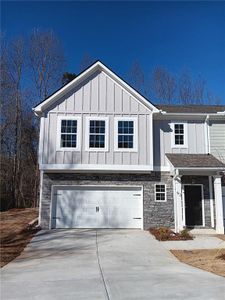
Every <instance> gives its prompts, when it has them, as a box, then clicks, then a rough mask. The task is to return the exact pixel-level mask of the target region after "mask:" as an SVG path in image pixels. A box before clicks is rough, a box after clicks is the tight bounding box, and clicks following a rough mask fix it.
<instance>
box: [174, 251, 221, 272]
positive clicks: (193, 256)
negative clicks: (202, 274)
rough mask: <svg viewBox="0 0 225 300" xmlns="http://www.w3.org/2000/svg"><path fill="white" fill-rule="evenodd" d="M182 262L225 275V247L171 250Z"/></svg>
mask: <svg viewBox="0 0 225 300" xmlns="http://www.w3.org/2000/svg"><path fill="white" fill-rule="evenodd" d="M171 252H172V253H173V255H175V256H176V257H177V258H178V259H179V260H180V261H181V262H184V263H186V264H188V265H191V266H193V267H196V268H200V269H203V270H205V271H208V272H212V273H214V274H217V275H220V276H224V277H225V249H210V250H208V249H207V250H206V249H204V250H171Z"/></svg>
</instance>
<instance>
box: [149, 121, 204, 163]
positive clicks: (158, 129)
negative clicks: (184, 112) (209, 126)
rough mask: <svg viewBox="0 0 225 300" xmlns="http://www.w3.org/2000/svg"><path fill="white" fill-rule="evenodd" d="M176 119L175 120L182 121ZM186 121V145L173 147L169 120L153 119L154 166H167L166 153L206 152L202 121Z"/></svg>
mask: <svg viewBox="0 0 225 300" xmlns="http://www.w3.org/2000/svg"><path fill="white" fill-rule="evenodd" d="M183 121H185V120H180V121H179V120H178V121H175V122H178V123H179V122H183ZM186 122H187V147H186V148H179V147H177V148H173V147H172V145H171V135H172V134H173V132H172V128H171V120H154V125H153V146H154V154H153V155H154V166H167V165H168V161H167V159H166V156H165V154H166V153H184V154H204V153H206V146H205V145H206V141H205V139H206V137H205V124H204V121H197V120H194V121H191V120H189V121H186Z"/></svg>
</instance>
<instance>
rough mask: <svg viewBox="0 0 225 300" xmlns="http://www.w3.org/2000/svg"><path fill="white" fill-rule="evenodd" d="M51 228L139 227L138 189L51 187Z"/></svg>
mask: <svg viewBox="0 0 225 300" xmlns="http://www.w3.org/2000/svg"><path fill="white" fill-rule="evenodd" d="M52 192H53V197H52V217H51V219H52V222H51V227H52V228H143V193H142V187H130V186H125V187H124V186H123V187H122V186H121V187H120V186H119V187H118V186H114V187H113V186H54V187H53V189H52Z"/></svg>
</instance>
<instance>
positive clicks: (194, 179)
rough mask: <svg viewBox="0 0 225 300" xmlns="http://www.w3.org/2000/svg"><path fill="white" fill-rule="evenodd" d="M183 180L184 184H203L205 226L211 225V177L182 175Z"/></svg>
mask: <svg viewBox="0 0 225 300" xmlns="http://www.w3.org/2000/svg"><path fill="white" fill-rule="evenodd" d="M181 180H182V184H203V194H204V208H205V226H206V227H211V210H210V194H209V177H208V176H190V175H188V176H182V179H181ZM214 211H215V210H214Z"/></svg>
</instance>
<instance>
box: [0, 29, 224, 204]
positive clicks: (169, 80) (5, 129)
mask: <svg viewBox="0 0 225 300" xmlns="http://www.w3.org/2000/svg"><path fill="white" fill-rule="evenodd" d="M94 61H95V59H94V58H92V57H91V56H90V55H89V54H88V53H87V54H84V56H83V57H82V59H81V61H80V67H79V69H80V70H79V71H82V70H84V69H86V68H87V67H88V66H89V65H90V64H92V63H93V62H94ZM66 68H67V64H66V59H65V54H64V50H63V46H62V43H61V41H60V40H59V38H58V37H57V36H56V35H55V34H54V33H53V32H52V31H51V30H46V31H42V30H39V29H35V30H33V31H32V32H31V33H30V34H29V36H28V37H26V38H24V37H17V38H14V39H12V40H10V41H8V40H7V39H6V38H5V36H4V35H3V34H2V35H1V53H0V72H1V76H0V99H1V121H0V132H1V135H0V137H1V154H0V159H1V173H0V190H1V192H0V201H1V210H6V209H9V208H14V207H35V206H37V205H38V198H39V195H38V194H39V167H38V157H37V155H38V151H37V149H38V139H39V124H38V119H37V118H35V117H34V115H33V112H32V110H31V108H32V107H33V106H34V105H35V104H36V103H38V102H40V101H42V100H44V99H45V98H46V97H48V96H49V95H50V94H51V93H52V92H54V91H55V90H56V89H58V88H59V87H61V86H62V85H65V84H66V83H68V82H70V81H71V80H73V79H74V78H75V77H76V74H75V73H69V72H65V70H66ZM78 73H79V72H78ZM127 80H128V81H129V82H130V84H131V85H133V86H134V87H135V88H136V89H137V90H139V91H140V92H142V93H143V94H144V95H145V96H147V97H150V98H152V99H156V100H158V101H159V100H160V102H161V103H167V104H172V103H175V102H177V103H182V104H193V103H196V104H202V103H204V102H205V98H204V97H205V94H206V82H205V81H204V80H203V79H198V80H197V81H193V79H192V78H191V76H190V74H189V73H183V74H182V76H181V77H180V78H179V79H177V78H176V77H175V76H174V75H172V74H171V73H169V72H168V71H167V70H166V69H164V68H161V67H157V68H155V69H154V70H153V72H152V75H151V80H149V79H148V80H147V77H146V75H145V74H144V71H143V70H142V68H141V66H140V64H139V63H137V62H134V63H133V64H132V66H131V68H130V70H129V71H128V72H127ZM175 95H176V96H175ZM210 97H211V98H210ZM218 101H219V99H217V98H216V97H214V96H213V95H212V94H209V93H208V98H207V102H218ZM153 102H154V101H153Z"/></svg>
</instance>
